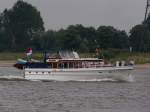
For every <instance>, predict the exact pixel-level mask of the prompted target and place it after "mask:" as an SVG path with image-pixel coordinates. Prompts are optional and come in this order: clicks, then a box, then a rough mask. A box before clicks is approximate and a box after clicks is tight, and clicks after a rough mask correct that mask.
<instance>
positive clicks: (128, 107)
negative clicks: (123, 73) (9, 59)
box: [0, 68, 150, 112]
mask: <svg viewBox="0 0 150 112" xmlns="http://www.w3.org/2000/svg"><path fill="white" fill-rule="evenodd" d="M21 73H22V71H18V70H16V69H14V68H0V75H17V76H19V75H21ZM134 75H135V79H136V81H135V82H132V83H129V82H108V81H106V82H71V81H70V82H57V81H49V82H41V81H4V80H0V112H150V70H149V69H139V70H135V71H134Z"/></svg>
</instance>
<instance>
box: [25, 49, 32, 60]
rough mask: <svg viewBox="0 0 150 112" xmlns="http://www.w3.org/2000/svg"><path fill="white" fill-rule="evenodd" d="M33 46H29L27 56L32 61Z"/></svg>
mask: <svg viewBox="0 0 150 112" xmlns="http://www.w3.org/2000/svg"><path fill="white" fill-rule="evenodd" d="M32 52H33V51H32V48H27V51H26V56H27V61H31V59H32Z"/></svg>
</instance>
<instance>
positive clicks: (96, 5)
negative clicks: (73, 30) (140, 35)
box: [0, 0, 146, 32]
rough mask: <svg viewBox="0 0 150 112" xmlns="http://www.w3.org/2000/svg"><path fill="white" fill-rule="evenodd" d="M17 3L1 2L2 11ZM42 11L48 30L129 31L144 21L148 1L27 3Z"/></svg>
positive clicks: (54, 0) (33, 0) (46, 0)
mask: <svg viewBox="0 0 150 112" xmlns="http://www.w3.org/2000/svg"><path fill="white" fill-rule="evenodd" d="M16 1H17V0H0V12H2V11H3V10H4V9H5V8H8V9H9V8H11V7H12V6H13V5H14V3H15V2H16ZM24 1H26V2H28V3H30V4H32V5H33V6H35V7H36V8H37V9H38V10H39V11H40V12H41V16H42V18H43V21H44V26H45V28H46V29H47V30H48V29H52V30H58V29H61V28H66V27H67V26H68V25H75V24H82V25H84V26H86V27H88V26H93V27H95V28H97V27H98V26H101V25H107V26H108V25H110V26H113V27H115V28H117V29H120V30H126V31H127V32H129V30H130V29H131V28H132V27H133V26H135V25H137V24H140V23H141V22H142V21H143V20H144V13H145V6H146V0H24Z"/></svg>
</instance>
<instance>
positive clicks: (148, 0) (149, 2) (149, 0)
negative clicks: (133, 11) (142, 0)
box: [144, 0, 150, 21]
mask: <svg viewBox="0 0 150 112" xmlns="http://www.w3.org/2000/svg"><path fill="white" fill-rule="evenodd" d="M149 8H150V0H147V4H146V11H145V18H144V21H146V19H147V15H148V10H149Z"/></svg>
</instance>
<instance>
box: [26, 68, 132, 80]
mask: <svg viewBox="0 0 150 112" xmlns="http://www.w3.org/2000/svg"><path fill="white" fill-rule="evenodd" d="M132 70H133V67H132V66H123V67H99V68H76V69H75V68H74V69H50V68H25V69H24V78H25V79H27V80H56V81H99V80H102V79H104V78H110V79H112V80H119V81H130V80H131V76H132V73H131V72H132Z"/></svg>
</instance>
